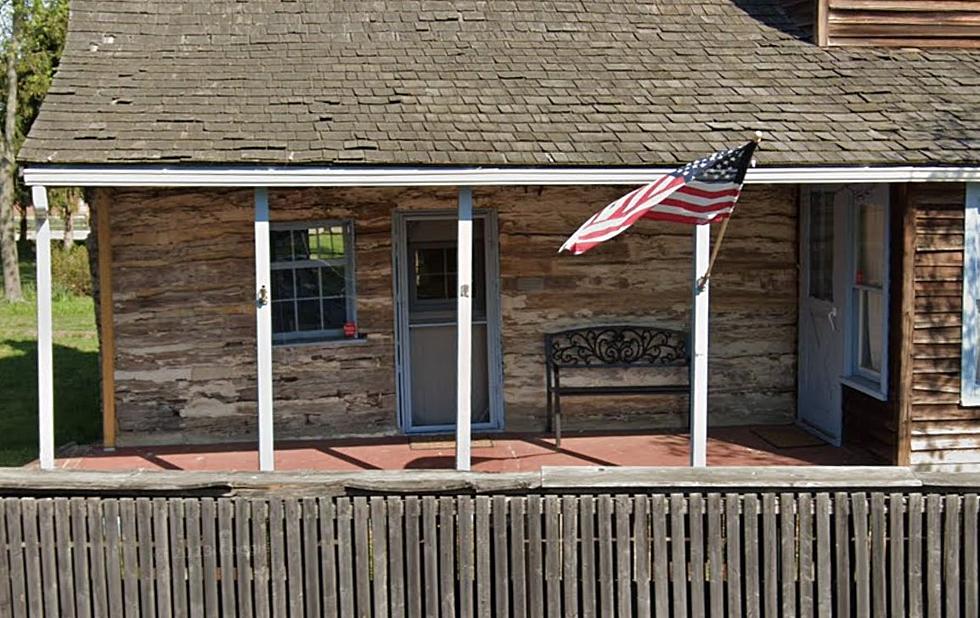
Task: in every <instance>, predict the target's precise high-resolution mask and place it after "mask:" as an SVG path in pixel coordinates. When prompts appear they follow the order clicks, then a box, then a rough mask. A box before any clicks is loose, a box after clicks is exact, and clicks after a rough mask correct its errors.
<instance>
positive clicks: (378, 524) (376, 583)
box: [303, 496, 390, 616]
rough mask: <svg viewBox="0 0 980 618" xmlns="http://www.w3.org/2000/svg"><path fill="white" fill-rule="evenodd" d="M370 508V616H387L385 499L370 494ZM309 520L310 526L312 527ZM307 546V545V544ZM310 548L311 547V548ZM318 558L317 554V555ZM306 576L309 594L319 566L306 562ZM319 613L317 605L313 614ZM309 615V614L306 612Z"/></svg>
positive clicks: (304, 515) (314, 582) (386, 512)
mask: <svg viewBox="0 0 980 618" xmlns="http://www.w3.org/2000/svg"><path fill="white" fill-rule="evenodd" d="M370 508H371V572H372V574H373V577H372V578H371V583H372V584H373V598H374V613H373V614H371V615H372V616H387V615H388V608H389V607H390V603H389V599H388V507H387V505H386V504H385V499H384V498H382V497H381V496H372V497H371V502H370ZM303 509H304V513H303V517H304V519H305V517H306V511H305V509H306V501H304V502H303ZM312 523H314V522H311V527H312ZM308 546H309V545H308ZM311 549H312V548H311ZM317 558H319V556H317ZM306 568H307V571H306V577H307V578H308V579H309V580H310V583H311V585H310V586H307V589H306V594H311V593H312V592H313V590H314V586H315V585H316V583H317V582H318V581H319V579H320V578H319V566H313V567H311V566H310V563H309V562H307V565H306ZM311 569H315V572H316V573H317V576H316V577H313V576H312V575H311V574H310V570H311ZM318 614H319V607H317V608H316V612H314V613H313V615H314V616H316V615H318ZM307 615H309V614H307Z"/></svg>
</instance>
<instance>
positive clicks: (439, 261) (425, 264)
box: [415, 248, 446, 275]
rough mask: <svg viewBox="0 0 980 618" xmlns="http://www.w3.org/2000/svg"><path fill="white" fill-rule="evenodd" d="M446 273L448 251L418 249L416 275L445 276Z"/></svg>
mask: <svg viewBox="0 0 980 618" xmlns="http://www.w3.org/2000/svg"><path fill="white" fill-rule="evenodd" d="M445 272H446V250H445V249H442V248H433V249H416V251H415V273H416V274H420V275H421V274H443V273H445Z"/></svg>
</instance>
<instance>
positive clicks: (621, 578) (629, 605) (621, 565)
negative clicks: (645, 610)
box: [615, 495, 633, 616]
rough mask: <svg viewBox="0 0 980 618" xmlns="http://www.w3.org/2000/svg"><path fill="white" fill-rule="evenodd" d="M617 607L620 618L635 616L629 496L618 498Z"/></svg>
mask: <svg viewBox="0 0 980 618" xmlns="http://www.w3.org/2000/svg"><path fill="white" fill-rule="evenodd" d="M615 504H616V584H617V585H616V593H617V594H616V607H617V613H618V615H620V616H631V615H633V586H632V582H631V580H632V569H631V568H630V567H631V566H632V557H633V556H632V549H633V547H632V534H631V531H630V511H631V508H630V506H631V504H630V499H629V496H623V495H619V496H616V502H615Z"/></svg>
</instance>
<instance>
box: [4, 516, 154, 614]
mask: <svg viewBox="0 0 980 618" xmlns="http://www.w3.org/2000/svg"><path fill="white" fill-rule="evenodd" d="M69 509H70V511H71V531H70V533H71V546H72V551H71V556H72V562H73V570H74V572H73V578H74V586H73V588H74V590H73V592H74V595H75V615H76V616H78V618H89V616H91V615H92V589H91V584H90V581H91V580H90V578H89V555H88V551H89V547H88V545H89V543H88V526H87V525H86V519H87V515H88V513H87V509H86V508H85V499H84V498H71V499H70V500H69ZM16 522H17V528H18V529H19V528H20V517H19V512H18V517H17V518H16ZM7 523H8V525H9V524H10V520H9V519H8V522H7ZM168 571H169V569H168ZM169 575H170V574H169V572H168V573H167V576H168V579H169ZM167 585H168V586H169V581H168V582H167ZM21 590H23V588H21ZM167 590H168V592H169V587H168V589H167ZM15 592H16V590H15ZM21 596H22V593H21ZM158 596H159V592H158ZM167 600H169V596H168V598H167ZM163 607H164V608H165V609H169V607H170V606H169V604H164V605H163ZM168 614H169V612H168Z"/></svg>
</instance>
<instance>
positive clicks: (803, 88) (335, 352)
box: [20, 0, 980, 469]
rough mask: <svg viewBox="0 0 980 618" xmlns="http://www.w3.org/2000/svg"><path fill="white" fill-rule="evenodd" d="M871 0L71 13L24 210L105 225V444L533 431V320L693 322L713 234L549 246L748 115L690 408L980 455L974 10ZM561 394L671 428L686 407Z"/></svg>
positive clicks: (716, 145) (644, 234)
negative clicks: (68, 213) (703, 388)
mask: <svg viewBox="0 0 980 618" xmlns="http://www.w3.org/2000/svg"><path fill="white" fill-rule="evenodd" d="M857 4H859V3H854V2H845V1H844V0H830V1H829V3H828V2H826V1H820V2H811V3H806V2H797V3H795V6H794V3H782V2H776V1H774V0H682V1H678V0H670V1H667V0H641V1H638V2H629V3H623V2H615V1H612V0H595V1H590V2H575V1H573V2H551V1H543V2H536V3H513V2H478V1H463V0H460V1H455V0H454V1H449V0H447V1H442V2H417V1H412V0H405V1H393V0H385V1H380V2H341V1H339V0H338V1H323V0H316V1H314V0H298V1H297V0H249V1H247V2H241V1H233V0H180V1H174V2H166V3H161V2H151V1H149V0H111V1H110V0H73V2H72V5H71V19H70V29H69V34H68V38H67V43H66V47H65V52H64V57H63V59H62V62H61V65H60V67H59V69H58V72H57V75H56V77H55V80H54V83H53V86H52V88H51V90H50V93H49V95H48V97H47V99H46V100H45V102H44V104H43V106H42V108H41V112H40V115H39V117H38V119H37V121H36V123H35V124H34V126H33V127H32V129H31V131H30V135H29V136H28V138H27V140H26V143H25V144H24V146H23V148H22V150H21V152H20V161H21V163H22V165H23V166H24V168H25V172H24V176H25V181H26V182H27V184H28V185H30V186H31V187H32V190H33V195H34V198H35V207H36V208H37V209H38V211H39V213H41V214H42V215H43V214H44V213H45V211H46V207H45V206H46V188H47V187H54V186H83V187H85V188H86V189H87V190H88V192H89V196H90V202H91V204H92V207H93V209H94V212H95V216H94V224H93V225H94V229H95V233H94V234H93V236H92V240H93V242H94V243H96V244H97V251H96V252H95V253H96V255H97V266H96V268H95V272H96V274H97V279H98V288H99V292H98V296H99V298H98V319H99V332H100V340H101V363H102V385H101V388H102V394H103V403H102V405H103V433H104V442H105V446H106V447H109V448H113V447H116V446H126V445H150V444H201V443H219V442H228V441H240V440H256V439H257V440H258V442H259V453H260V459H261V465H262V467H263V468H264V469H268V468H271V466H272V459H271V453H272V449H273V440H274V439H275V440H287V439H315V438H324V439H331V438H338V437H352V436H391V435H403V434H409V435H414V434H420V433H422V434H425V433H433V432H435V433H439V432H447V431H453V430H454V428H457V427H456V425H457V424H456V419H457V418H458V412H459V409H461V408H463V407H465V408H467V409H468V411H469V414H470V415H471V416H470V418H471V422H472V429H473V430H474V431H480V432H500V431H507V432H542V431H545V430H546V429H547V428H548V427H549V423H550V418H549V413H548V410H549V406H548V401H546V399H547V394H546V393H547V388H546V354H545V349H544V343H543V342H544V336H545V335H546V334H547V333H553V332H558V331H563V330H566V329H572V328H583V327H601V326H605V325H615V324H633V325H643V326H647V327H651V328H654V327H655V328H662V329H670V330H672V331H678V332H687V331H689V329H690V326H689V324H690V321H691V298H692V285H691V282H692V258H694V257H695V254H696V253H697V252H698V251H699V250H700V249H702V248H704V245H703V244H698V243H696V242H695V240H694V238H695V236H696V234H695V233H694V232H692V228H691V227H686V226H683V225H680V224H672V223H663V222H641V223H640V224H638V225H637V226H635V227H634V229H632V230H631V231H630V232H628V233H627V234H625V235H623V236H621V237H620V238H617V239H616V240H615V241H612V242H609V243H606V244H605V245H603V246H601V247H599V248H597V249H595V250H593V251H592V252H590V253H588V254H586V255H584V256H580V257H570V256H568V255H567V254H565V255H559V254H558V253H557V249H558V247H559V246H560V245H561V244H562V242H563V241H564V239H565V238H566V237H567V236H568V235H569V234H570V233H571V232H573V231H574V230H575V229H576V228H577V227H578V225H579V224H580V223H581V222H582V221H584V220H585V219H586V218H588V217H589V216H590V215H591V214H592V213H593V212H595V211H596V210H598V209H599V208H602V207H603V206H605V205H606V204H608V203H609V202H611V201H612V200H614V199H616V198H617V197H619V196H620V195H622V194H623V193H625V192H626V191H628V190H629V189H630V188H631V187H633V186H636V185H639V184H642V183H644V182H646V181H648V180H650V179H651V178H653V177H655V176H657V175H658V174H662V173H664V172H666V171H668V170H670V169H672V168H675V167H677V166H679V165H683V164H685V163H687V162H689V161H691V160H694V159H697V158H699V157H701V156H704V155H706V154H709V153H711V152H713V151H716V150H719V149H721V148H725V147H731V146H735V145H738V144H739V143H741V142H743V141H744V140H745V137H746V136H747V135H749V134H750V132H752V131H757V130H758V131H762V132H763V133H764V135H765V139H764V141H763V144H762V147H761V148H760V150H759V151H758V153H757V166H756V167H755V168H753V169H752V170H750V172H749V175H748V178H747V184H746V186H745V188H744V190H743V193H742V196H741V199H740V202H739V206H738V209H737V210H736V213H735V216H734V217H733V218H732V220H731V225H730V228H729V230H728V233H727V236H726V238H725V240H724V243H723V244H722V245H721V248H720V253H719V258H718V263H717V266H716V267H715V270H714V272H713V276H712V278H711V308H710V324H711V331H710V347H709V352H708V367H709V369H708V384H709V386H708V390H707V397H708V412H707V420H708V423H709V425H711V426H723V425H753V424H755V425H758V424H782V423H785V424H797V425H799V426H801V427H803V428H805V429H806V430H807V431H809V432H811V433H812V434H813V435H815V436H818V437H819V438H821V439H822V440H826V441H827V442H829V443H831V444H835V445H839V444H849V443H850V444H858V445H861V446H862V447H863V448H866V449H868V450H869V451H871V452H873V453H874V454H875V455H876V456H877V457H879V458H880V459H881V461H883V462H886V463H890V464H897V465H915V466H921V467H924V468H933V467H936V468H977V467H980V366H978V355H977V351H978V346H980V341H978V339H980V331H978V329H977V324H978V322H977V320H978V319H980V317H978V315H977V307H978V299H980V281H978V277H980V115H978V113H977V109H978V104H980V78H978V77H977V76H978V75H980V53H978V52H977V51H975V50H974V49H972V48H975V47H976V46H975V45H974V42H975V41H976V39H975V38H974V35H975V33H974V30H972V26H973V25H974V24H975V23H976V19H975V17H976V12H975V11H974V10H973V7H964V6H963V5H968V4H973V3H966V2H935V3H923V2H905V3H895V2H880V3H877V4H880V5H881V6H880V7H872V8H874V9H875V10H871V9H868V11H869V12H867V14H866V15H864V17H869V16H870V17H874V18H876V19H877V18H880V19H881V20H884V21H883V22H882V23H883V24H885V25H881V26H879V25H876V24H875V23H872V22H870V21H868V19H863V18H861V15H858V16H857V17H855V11H856V10H857V9H856V5H857ZM860 4H862V5H871V4H875V3H871V2H863V3H860ZM897 4H901V5H905V9H909V10H906V11H904V12H900V13H897V12H896V8H895V6H894V5H897ZM801 5H802V8H801ZM912 5H915V7H913V6H912ZM925 5H929V7H925ZM910 7H911V9H910ZM916 7H917V8H918V9H923V10H925V9H926V8H928V9H929V10H930V11H944V12H943V15H944V16H946V17H947V18H948V19H947V20H946V21H942V22H936V24H942V25H943V26H942V27H940V26H939V25H935V24H933V23H932V22H930V25H928V26H927V27H925V30H923V29H922V28H920V27H919V25H921V24H922V23H924V22H923V21H922V20H927V21H928V19H929V15H926V14H924V15H916V14H915V11H914V9H916ZM866 8H867V7H866ZM794 9H797V10H794ZM947 9H948V10H947ZM801 16H802V17H801ZM852 18H853V19H852ZM848 19H850V20H851V21H848ZM801 20H802V21H801ZM856 24H865V25H866V27H865V28H864V29H863V30H862V28H859V27H858V26H857V25H856ZM917 24H918V25H917ZM955 24H961V25H955ZM945 26H948V27H949V30H945V31H944V30H943V28H944V27H945ZM954 26H955V27H954ZM835 28H836V30H835ZM828 29H829V30H828ZM828 32H829V34H828ZM862 32H863V34H862ZM943 32H946V34H947V35H948V36H940V35H942V33H943ZM810 33H812V34H810ZM883 33H887V36H884V34H883ZM903 36H904V37H906V39H907V40H904V41H901V40H900V39H902V38H903ZM926 38H927V39H928V41H927V43H928V44H926V43H924V42H923V41H924V39H926ZM858 39H860V40H858ZM896 42H897V43H896ZM38 221H39V229H38V238H39V239H40V240H41V241H43V240H44V239H45V238H46V234H48V233H49V232H48V230H47V223H46V220H45V217H44V216H41V217H39V218H38ZM713 233H715V234H717V232H716V231H715V232H713ZM43 244H44V243H43V242H41V243H39V251H38V281H39V294H38V311H39V350H40V352H39V424H40V437H41V466H42V467H51V466H52V465H53V462H54V443H53V433H52V430H51V427H52V423H53V413H52V409H53V403H52V386H51V384H52V372H53V369H52V366H51V324H50V296H49V291H47V292H46V288H45V282H47V281H49V276H48V269H49V264H48V261H49V260H48V256H47V252H46V250H45V249H44V247H43V246H42V245H43ZM467 280H470V281H471V286H472V287H471V288H469V287H468V286H467V285H465V283H464V282H465V281H467ZM470 289H472V294H469V290H470ZM460 298H465V299H466V300H465V302H464V301H458V299H460ZM464 306H465V307H466V310H467V312H468V313H467V314H466V316H467V317H464V318H463V319H462V320H460V318H459V316H460V315H463V313H462V310H463V307H464ZM464 336H465V341H466V342H467V343H468V346H469V347H470V348H471V349H470V351H469V353H467V352H466V351H465V349H461V348H463V341H464ZM458 341H459V342H460V345H457V342H458ZM458 361H460V362H458ZM457 367H461V368H464V369H465V371H466V372H469V373H470V374H471V376H470V379H469V380H465V379H462V378H460V377H459V376H458V375H457ZM611 373H613V374H615V373H617V372H616V370H614V371H612V372H611ZM464 375H465V374H464ZM621 377H622V376H620V375H611V376H608V379H609V380H611V381H615V380H617V379H621ZM589 379H592V380H594V379H593V378H589ZM457 386H460V387H462V388H457ZM466 390H469V391H470V393H469V397H468V401H462V400H464V399H467V398H466V397H465V392H466ZM460 393H464V394H463V395H461V394H460ZM563 409H564V412H563V415H564V423H565V427H566V430H568V431H575V430H587V429H597V428H601V429H618V430H631V429H637V428H645V429H649V428H662V429H678V430H683V429H684V428H686V427H687V426H688V423H689V422H690V419H689V409H690V402H689V400H688V398H687V397H686V396H684V395H664V396H657V397H636V396H630V397H615V396H612V397H610V396H603V397H579V398H575V399H569V400H568V402H566V403H565V405H564V408H563Z"/></svg>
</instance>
